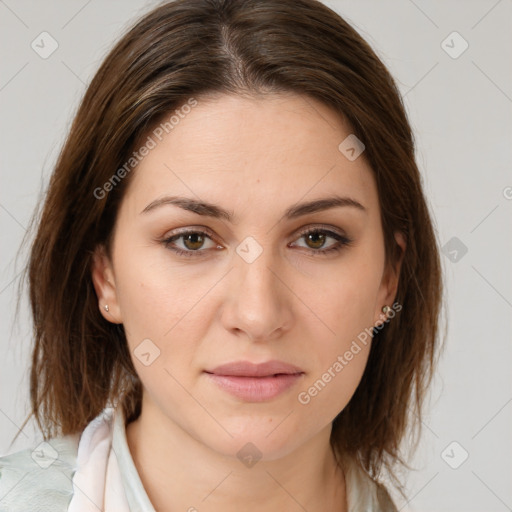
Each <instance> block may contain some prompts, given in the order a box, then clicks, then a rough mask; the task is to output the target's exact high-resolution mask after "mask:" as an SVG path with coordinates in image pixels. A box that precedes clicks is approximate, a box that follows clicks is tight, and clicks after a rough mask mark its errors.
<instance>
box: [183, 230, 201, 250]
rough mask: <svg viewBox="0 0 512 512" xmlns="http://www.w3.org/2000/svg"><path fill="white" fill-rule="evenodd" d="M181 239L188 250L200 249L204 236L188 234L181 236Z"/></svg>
mask: <svg viewBox="0 0 512 512" xmlns="http://www.w3.org/2000/svg"><path fill="white" fill-rule="evenodd" d="M182 237H183V244H184V245H185V247H186V248H187V249H190V250H197V249H201V247H202V246H203V244H204V236H203V235H202V234H201V233H190V234H188V235H182Z"/></svg>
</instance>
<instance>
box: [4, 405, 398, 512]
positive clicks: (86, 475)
mask: <svg viewBox="0 0 512 512" xmlns="http://www.w3.org/2000/svg"><path fill="white" fill-rule="evenodd" d="M345 482H346V491H347V502H348V512H397V508H396V507H395V505H394V504H393V502H392V500H391V498H390V496H389V494H388V492H387V491H386V490H385V488H384V487H383V486H381V485H379V484H377V483H376V482H375V481H373V480H372V479H371V478H370V477H369V476H368V475H367V474H366V473H364V472H363V471H362V470H361V469H359V468H358V467H356V466H354V465H352V466H348V467H347V468H345ZM36 511H37V512H64V511H66V512H89V511H91V512H93V511H94V512H98V511H104V512H155V509H154V507H153V505H152V504H151V502H150V500H149V498H148V495H147V494H146V491H145V489H144V487H143V485H142V482H141V480H140V477H139V474H138V473H137V470H136V468H135V464H134V462H133V459H132V457H131V454H130V450H129V448H128V443H127V440H126V429H125V420H124V417H123V413H122V410H121V408H117V409H113V408H106V409H105V410H104V411H103V412H102V414H100V415H99V416H98V417H97V418H95V419H94V420H93V421H92V422H91V423H90V424H89V425H88V426H87V427H86V428H85V429H84V431H83V432H82V434H81V435H79V434H76V435H70V436H63V437H56V438H53V439H51V440H49V441H48V442H43V443H41V444H39V445H38V446H36V447H34V448H29V449H26V450H23V451H19V452H16V453H13V454H11V455H7V456H4V457H0V512H36Z"/></svg>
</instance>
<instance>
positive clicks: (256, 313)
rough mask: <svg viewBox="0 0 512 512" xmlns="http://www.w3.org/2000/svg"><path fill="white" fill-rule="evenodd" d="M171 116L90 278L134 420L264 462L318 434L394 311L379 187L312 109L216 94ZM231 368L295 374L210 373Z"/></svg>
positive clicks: (300, 101)
mask: <svg viewBox="0 0 512 512" xmlns="http://www.w3.org/2000/svg"><path fill="white" fill-rule="evenodd" d="M180 112H181V116H179V117H177V118H175V119H174V123H173V125H172V126H173V127H172V129H169V125H168V126H167V131H168V132H169V133H166V131H165V129H163V130H162V129H161V128H160V130H158V129H157V131H153V132H151V133H149V136H150V137H151V139H152V141H153V143H155V144H153V143H152V142H149V143H148V144H147V146H148V147H149V146H154V147H152V148H150V149H149V150H148V151H147V155H146V156H145V157H143V159H142V160H141V161H140V163H139V165H138V167H137V168H136V170H134V171H133V173H134V175H133V176H132V177H131V178H132V182H131V183H130V186H129V187H128V189H127V191H126V194H125V196H124V198H123V201H122V204H121V207H120V210H119V214H118V218H117V223H116V226H115V232H114V239H113V246H112V259H111V260H109V259H108V258H106V257H105V256H101V252H100V251H98V253H97V256H99V257H96V258H95V266H94V271H93V280H94V283H95V287H96V291H97V294H98V296H99V299H100V305H101V309H102V313H103V315H104V316H105V318H106V319H107V320H109V321H111V322H118V323H123V324H124V327H125V330H126V333H127V338H128V344H129V348H130V352H131V356H132V360H133V364H134V366H135V368H136V370H137V373H138V374H139V376H140V379H141V381H142V384H143V387H144V399H143V414H145V413H148V414H149V411H152V412H151V414H153V415H156V416H158V418H155V419H157V420H159V421H162V422H164V423H165V422H167V421H170V422H172V423H174V424H175V425H177V426H178V427H179V428H180V429H182V430H184V431H185V432H187V433H188V434H189V435H190V436H192V437H193V438H194V439H195V440H197V441H199V442H200V443H202V444H203V445H206V446H208V447H210V448H212V449H214V450H215V451H217V452H219V453H222V454H227V455H231V456H234V455H235V454H236V453H237V452H238V451H239V450H240V449H241V447H243V446H244V445H245V444H246V443H249V442H250V443H252V444H253V445H255V446H256V447H257V449H258V450H259V452H261V456H262V457H263V458H264V459H267V460H271V459H274V458H277V457H280V456H284V455H285V454H287V453H289V452H291V451H292V450H293V449H295V448H297V447H298V446H300V445H301V444H303V443H305V442H306V441H308V440H309V439H312V438H313V437H314V436H317V435H326V436H328V433H329V432H330V428H331V422H332V421H333V419H334V418H335V417H336V415H337V414H338V413H339V412H340V411H341V410H342V409H343V408H344V407H345V406H346V405H347V403H348V402H349V400H350V398H351V397H352V395H353V393H354V391H355V390H356V388H357V385H358V383H359V381H360V379H361V376H362V374H363V370H364V368H365V365H366V362H367V358H368V354H369V350H370V345H371V338H370V336H369V335H368V333H369V332H371V328H372V327H373V326H374V325H375V324H376V323H377V322H379V321H382V318H383V315H382V312H381V309H382V306H384V305H386V304H387V305H391V304H392V303H393V301H394V297H395V293H396V285H397V274H396V273H393V272H387V271H385V266H384V240H383V232H382V227H381V218H380V214H379V198H378V195H377V189H376V185H375V182H374V178H373V175H372V172H371V170H370V168H369V166H368V164H367V162H366V161H365V158H364V152H363V153H362V155H361V156H359V157H358V158H355V159H354V156H357V152H358V151H359V150H360V149H361V147H359V146H357V145H356V146H354V142H353V139H348V140H347V141H345V139H346V138H347V137H348V136H349V135H350V134H351V131H350V128H349V127H348V126H346V125H344V124H343V121H342V120H341V119H340V118H339V116H338V115H337V114H336V113H334V112H333V111H331V110H330V109H328V108H327V107H326V106H324V105H323V104H321V103H318V102H316V101H315V100H313V99H311V98H308V97H304V96H299V95H293V94H287V95H271V96H266V97H264V98H260V99H243V98H240V97H235V96H227V95H226V96H219V97H217V98H215V99H212V98H210V99H209V100H208V101H207V100H206V99H201V98H199V99H198V101H197V104H196V105H195V106H194V107H193V108H190V109H188V108H187V109H185V110H182V111H180ZM184 112H188V113H184ZM168 117H170V115H169V116H168ZM176 119H179V122H176ZM167 120H168V119H165V120H164V121H167ZM157 134H158V136H157ZM159 139H161V140H159ZM148 141H149V139H144V141H143V142H146V143H147V142H148ZM343 141H345V142H344V143H343V144H341V143H342V142H343ZM356 142H357V141H356ZM340 144H341V148H339V147H340ZM350 147H353V148H354V149H355V151H351V150H350ZM142 152H144V153H146V151H142ZM142 152H141V153H142ZM171 198H174V200H175V204H172V203H171ZM176 198H181V199H180V200H179V201H178V200H176ZM333 199H336V200H337V201H338V203H336V204H334V205H333V202H332V200H333ZM322 201H325V203H322ZM327 201H331V203H328V202H327ZM180 205H181V206H180ZM206 205H207V206H206ZM305 205H310V206H305ZM329 205H330V207H328V206H329ZM184 231H187V232H192V233H189V234H188V235H187V234H183V232H184ZM397 241H398V242H399V243H400V244H401V245H402V247H403V241H402V239H401V238H397ZM323 251H325V252H323ZM395 270H399V269H397V268H395ZM104 304H108V305H109V312H106V311H104V309H103V306H104ZM240 361H245V362H250V363H253V364H259V363H265V362H268V361H280V362H282V363H285V364H288V365H293V366H294V368H295V369H294V370H292V369H290V368H288V369H287V368H280V367H269V368H265V367H263V368H262V369H261V373H262V374H266V375H267V376H266V377H263V376H261V375H260V376H256V374H255V373H254V371H251V370H249V371H247V369H246V370H245V374H244V375H245V376H240V375H238V376H233V375H232V374H236V373H237V371H238V372H242V373H244V369H243V368H242V367H240V366H236V365H235V367H234V368H231V370H229V369H228V370H222V369H220V370H218V371H217V372H216V376H213V375H212V372H215V369H216V368H217V367H219V366H220V365H226V364H228V363H232V362H240ZM252 370H254V368H253V369H252ZM282 371H283V372H291V374H288V375H287V376H278V377H273V374H274V373H280V372H282ZM228 374H231V377H228V376H227V375H228ZM269 374H270V376H269ZM247 375H252V377H250V376H247Z"/></svg>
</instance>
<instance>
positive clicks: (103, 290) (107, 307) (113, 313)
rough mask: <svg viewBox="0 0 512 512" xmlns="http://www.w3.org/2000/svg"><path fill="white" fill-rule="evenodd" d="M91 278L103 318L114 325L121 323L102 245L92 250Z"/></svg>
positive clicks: (114, 286)
mask: <svg viewBox="0 0 512 512" xmlns="http://www.w3.org/2000/svg"><path fill="white" fill-rule="evenodd" d="M91 278H92V282H93V286H94V290H95V291H96V295H97V297H98V307H99V309H100V312H101V314H102V315H103V318H105V320H108V321H109V322H112V323H115V324H120V323H122V318H121V311H120V309H119V305H118V300H117V290H116V284H115V279H114V271H113V267H112V263H111V261H110V258H109V257H108V256H107V254H106V251H105V248H104V247H103V246H102V245H101V246H98V247H96V249H95V250H94V254H93V257H92V265H91Z"/></svg>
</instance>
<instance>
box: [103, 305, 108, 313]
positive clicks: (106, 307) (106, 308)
mask: <svg viewBox="0 0 512 512" xmlns="http://www.w3.org/2000/svg"><path fill="white" fill-rule="evenodd" d="M103 307H104V308H105V311H106V312H107V313H108V304H105V305H104V306H103Z"/></svg>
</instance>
